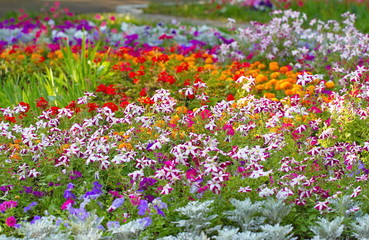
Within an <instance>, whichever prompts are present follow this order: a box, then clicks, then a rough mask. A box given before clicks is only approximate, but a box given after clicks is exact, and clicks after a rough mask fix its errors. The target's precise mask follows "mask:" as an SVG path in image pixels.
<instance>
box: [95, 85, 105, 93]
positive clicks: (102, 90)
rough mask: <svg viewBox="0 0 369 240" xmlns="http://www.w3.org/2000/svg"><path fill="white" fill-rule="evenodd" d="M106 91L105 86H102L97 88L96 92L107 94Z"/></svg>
mask: <svg viewBox="0 0 369 240" xmlns="http://www.w3.org/2000/svg"><path fill="white" fill-rule="evenodd" d="M105 91H106V86H105V85H104V84H100V85H99V86H97V88H96V92H105Z"/></svg>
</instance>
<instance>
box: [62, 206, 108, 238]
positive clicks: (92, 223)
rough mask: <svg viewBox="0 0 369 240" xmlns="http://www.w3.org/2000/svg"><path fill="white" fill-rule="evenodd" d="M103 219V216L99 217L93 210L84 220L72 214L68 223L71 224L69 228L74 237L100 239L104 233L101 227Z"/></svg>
mask: <svg viewBox="0 0 369 240" xmlns="http://www.w3.org/2000/svg"><path fill="white" fill-rule="evenodd" d="M102 220H103V217H101V218H100V217H98V216H97V215H95V214H94V211H93V212H91V213H89V215H88V216H87V217H86V218H85V219H83V220H82V219H80V218H79V217H78V216H75V215H70V216H69V220H67V221H66V223H67V224H68V225H69V226H70V228H69V230H70V233H71V235H72V236H74V239H78V240H98V239H100V238H101V236H102V234H103V233H102V231H101V230H100V229H99V226H100V224H101V222H102Z"/></svg>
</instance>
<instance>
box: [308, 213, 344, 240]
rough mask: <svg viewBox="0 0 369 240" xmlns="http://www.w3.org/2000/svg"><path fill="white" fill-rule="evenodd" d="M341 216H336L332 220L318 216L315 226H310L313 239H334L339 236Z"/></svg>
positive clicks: (341, 225) (341, 226) (342, 226)
mask: <svg viewBox="0 0 369 240" xmlns="http://www.w3.org/2000/svg"><path fill="white" fill-rule="evenodd" d="M342 221H343V217H336V218H335V219H334V220H333V221H328V220H327V219H325V218H319V220H318V222H317V224H318V225H317V226H312V227H311V231H312V232H313V233H314V234H315V236H314V238H313V239H314V240H317V239H324V240H335V239H337V238H338V237H340V236H341V234H342V232H343V229H344V225H343V224H342Z"/></svg>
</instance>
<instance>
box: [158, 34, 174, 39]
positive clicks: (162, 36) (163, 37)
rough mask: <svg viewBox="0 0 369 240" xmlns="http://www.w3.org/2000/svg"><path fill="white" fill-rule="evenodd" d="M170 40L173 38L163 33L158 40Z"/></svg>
mask: <svg viewBox="0 0 369 240" xmlns="http://www.w3.org/2000/svg"><path fill="white" fill-rule="evenodd" d="M172 38H173V36H168V35H166V34H165V33H164V34H163V35H161V36H160V37H159V40H164V39H172Z"/></svg>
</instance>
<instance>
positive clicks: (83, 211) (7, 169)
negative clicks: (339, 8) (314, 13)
mask: <svg viewBox="0 0 369 240" xmlns="http://www.w3.org/2000/svg"><path fill="white" fill-rule="evenodd" d="M66 12H67V13H68V11H66ZM69 15H70V14H69ZM345 16H347V17H348V20H347V21H346V22H345V26H346V27H345V26H344V27H343V28H340V26H339V23H336V22H329V24H332V25H333V27H332V28H331V27H330V26H328V25H326V23H323V22H319V21H318V23H317V26H316V28H315V29H314V30H312V29H304V28H302V27H301V24H302V22H301V21H302V20H303V19H304V16H303V15H300V14H299V13H298V12H292V11H286V12H283V14H282V16H280V17H276V18H274V19H273V20H272V21H271V22H270V23H269V24H267V25H258V24H253V25H251V26H250V28H246V29H239V30H237V33H238V34H232V33H228V34H225V33H222V32H220V31H218V30H216V29H212V28H208V27H202V28H193V27H184V26H180V25H178V26H165V25H162V24H159V25H157V26H155V27H140V26H134V25H129V24H128V23H120V22H119V23H117V22H116V21H117V20H116V19H115V18H110V20H109V21H110V22H109V23H108V22H99V21H102V20H101V16H99V17H96V19H95V20H94V21H97V23H98V25H97V23H96V22H95V23H93V22H92V21H87V20H80V19H79V20H78V19H74V20H73V21H72V20H69V21H68V20H66V21H62V20H61V19H62V17H60V16H59V17H56V18H55V19H53V20H51V19H49V18H46V19H43V20H40V19H31V18H28V17H26V16H25V17H21V18H20V19H18V20H7V21H5V22H3V23H2V24H3V25H0V26H1V29H2V31H3V32H2V35H0V38H2V39H4V40H5V41H4V42H3V43H2V47H1V52H0V59H1V62H0V63H1V75H0V77H1V79H2V83H3V89H4V90H5V91H3V92H2V93H1V94H2V96H9V97H11V96H13V95H17V92H16V91H15V92H12V91H10V89H11V87H13V89H14V90H17V91H20V92H21V94H20V95H19V96H18V97H17V98H10V99H4V100H2V101H4V102H2V108H1V113H2V116H1V122H0V130H1V135H2V137H1V142H0V151H1V160H2V161H1V171H2V172H1V174H2V177H3V179H4V180H3V181H2V183H1V187H0V190H1V192H2V198H1V204H0V211H1V212H2V218H1V223H2V227H1V231H2V233H3V234H4V235H2V236H1V237H0V238H2V239H16V238H17V237H19V238H21V237H22V238H25V239H41V238H42V239H63V238H64V239H67V238H76V239H100V238H101V239H102V238H112V239H159V238H162V239H210V238H213V239H293V238H299V239H310V238H316V239H319V238H320V239H322V238H325V239H335V238H338V237H355V238H358V239H362V238H368V236H369V231H368V230H367V229H366V225H367V223H368V221H369V219H368V215H367V209H368V206H367V205H368V204H367V201H365V200H366V199H367V196H368V190H367V180H368V171H369V170H368V169H367V166H368V162H367V161H368V159H367V158H368V151H369V140H368V139H367V135H368V130H367V124H368V116H369V112H368V109H367V106H368V103H367V102H368V100H369V98H368V92H367V90H368V87H369V85H368V71H369V69H368V68H367V52H366V51H367V49H366V48H367V46H368V44H366V41H367V39H368V37H367V36H366V35H364V34H362V33H360V32H359V31H355V32H354V35H353V36H354V37H353V36H352V35H347V34H346V31H347V30H348V29H350V30H355V29H354V27H353V16H351V15H348V14H347V15H345ZM69 17H70V16H69ZM46 22H48V23H46ZM289 24H290V25H289ZM337 24H338V25H337ZM117 25H118V26H120V27H121V29H120V30H114V29H113V27H116V26H117ZM312 25H314V23H312ZM324 26H326V27H324ZM231 27H232V26H231ZM4 29H5V30H4ZM26 29H27V30H26ZM281 29H283V30H284V31H283V32H282V31H281ZM234 30H235V29H234ZM313 36H315V37H317V39H315V38H314V37H313ZM260 37H262V38H263V39H264V41H261V42H258V39H259V38H260ZM356 37H360V38H361V41H355V40H354V39H356ZM27 39H28V40H29V42H27V43H25V41H26V40H27ZM21 42H24V43H21ZM348 43H349V44H350V45H348ZM321 54H323V56H321ZM20 66H21V67H20ZM16 80H17V81H16ZM14 86H16V87H17V88H15V87H14ZM9 91H10V93H9ZM6 101H8V102H6ZM178 212H179V213H180V215H179V214H178ZM5 235H7V236H9V237H6V236H5ZM174 236H176V237H174Z"/></svg>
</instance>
